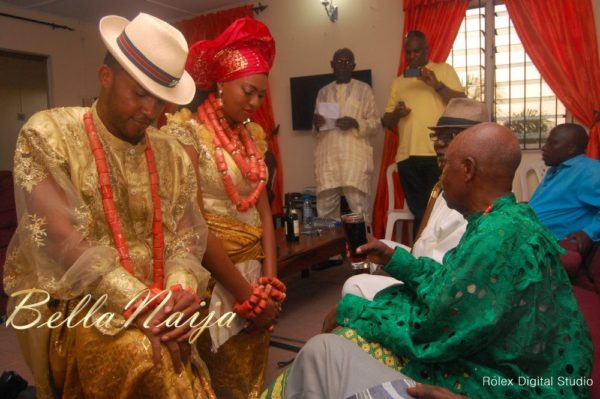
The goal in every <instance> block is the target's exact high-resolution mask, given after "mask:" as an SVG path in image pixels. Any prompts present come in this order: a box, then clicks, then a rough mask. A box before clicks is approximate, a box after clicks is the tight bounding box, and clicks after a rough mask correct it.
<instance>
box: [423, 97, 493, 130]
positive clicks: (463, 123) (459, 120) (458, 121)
mask: <svg viewBox="0 0 600 399" xmlns="http://www.w3.org/2000/svg"><path fill="white" fill-rule="evenodd" d="M489 121H490V115H489V114H488V111H487V108H486V106H485V104H484V103H482V102H481V101H475V100H471V99H470V98H451V99H450V101H448V105H446V109H445V110H444V113H443V114H442V116H441V117H440V119H438V122H437V125H435V126H429V129H430V130H435V129H443V128H454V127H457V128H465V129H466V128H468V127H471V126H474V125H477V124H479V123H483V122H489Z"/></svg>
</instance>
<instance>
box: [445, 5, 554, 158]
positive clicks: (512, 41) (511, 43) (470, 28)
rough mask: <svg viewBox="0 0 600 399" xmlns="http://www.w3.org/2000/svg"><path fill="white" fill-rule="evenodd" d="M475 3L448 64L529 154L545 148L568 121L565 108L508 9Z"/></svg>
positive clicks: (471, 96) (467, 14)
mask: <svg viewBox="0 0 600 399" xmlns="http://www.w3.org/2000/svg"><path fill="white" fill-rule="evenodd" d="M475 3H477V5H476V6H475V7H473V8H470V9H468V10H467V12H466V15H465V18H464V19H463V22H462V24H461V26H460V29H459V31H458V35H457V37H456V40H455V41H454V45H453V46H452V51H451V52H450V56H449V57H448V60H447V62H448V63H449V64H451V65H452V66H453V67H454V69H455V70H456V72H457V73H458V76H459V78H460V80H461V82H462V84H463V86H464V87H465V88H466V92H467V96H468V97H469V98H473V99H476V100H479V101H483V102H486V104H488V108H489V109H490V111H491V114H492V120H494V121H496V122H498V123H500V124H502V125H505V126H507V127H509V128H511V129H512V130H513V131H514V132H515V134H516V135H517V138H518V139H519V142H520V144H521V147H522V148H523V149H539V148H541V146H542V145H543V143H544V141H545V139H546V137H547V136H548V133H549V132H550V130H551V129H552V128H553V127H554V126H556V125H557V124H560V123H564V122H565V118H566V111H565V107H564V105H563V104H562V103H561V102H560V101H559V100H558V99H557V98H556V95H555V94H554V92H553V91H552V90H551V89H550V87H549V86H548V85H547V84H546V82H545V81H544V80H543V79H542V77H541V76H540V73H539V72H538V70H537V68H536V67H535V66H534V65H533V63H532V62H531V59H530V58H529V56H528V55H527V53H526V52H525V49H524V48H523V45H522V44H521V40H520V39H519V37H518V36H517V32H516V31H515V28H514V26H513V24H512V21H511V20H510V17H509V15H508V12H507V11H506V6H505V5H504V4H493V5H488V6H487V7H486V6H484V5H483V4H482V3H483V0H476V1H475ZM486 10H490V12H487V13H486ZM486 40H487V47H486ZM486 48H489V49H491V51H490V52H491V53H492V54H486ZM486 70H489V71H490V72H489V73H486ZM486 95H487V96H488V97H489V98H486Z"/></svg>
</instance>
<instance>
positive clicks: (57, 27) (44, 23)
mask: <svg viewBox="0 0 600 399" xmlns="http://www.w3.org/2000/svg"><path fill="white" fill-rule="evenodd" d="M258 4H259V5H260V3H258ZM0 16H3V17H8V18H14V19H20V20H22V21H27V22H33V23H35V24H41V25H47V26H50V27H52V29H66V30H70V31H74V30H75V29H73V28H71V27H69V26H67V25H57V24H55V23H52V22H46V21H40V20H39V19H32V18H25V17H20V16H18V15H12V14H6V13H3V12H0Z"/></svg>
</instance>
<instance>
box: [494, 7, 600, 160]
mask: <svg viewBox="0 0 600 399" xmlns="http://www.w3.org/2000/svg"><path fill="white" fill-rule="evenodd" d="M504 3H505V4H506V9H507V10H508V14H509V15H510V18H511V20H512V21H513V23H514V25H515V29H516V31H517V34H518V35H519V38H520V39H521V42H522V43H523V47H524V48H525V51H527V54H529V57H530V58H531V60H532V61H533V63H534V64H535V66H536V67H537V69H538V70H539V71H540V74H541V75H542V77H543V78H544V80H545V81H546V82H547V83H548V85H549V86H550V88H551V89H552V90H553V91H554V93H556V96H557V97H558V98H559V99H560V101H562V103H563V104H565V107H566V108H567V110H569V112H570V113H572V114H573V116H574V117H575V118H577V119H578V120H579V121H581V122H582V123H583V124H585V125H586V126H587V127H589V128H590V140H589V144H588V148H587V155H588V156H590V157H592V158H596V159H600V123H597V122H598V121H597V119H596V114H595V112H598V110H600V62H599V59H598V45H597V38H596V28H595V25H594V13H593V10H592V4H591V2H590V1H589V0H577V1H573V0H545V1H537V0H505V2H504Z"/></svg>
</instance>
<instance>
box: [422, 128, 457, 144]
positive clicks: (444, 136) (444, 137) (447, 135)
mask: <svg viewBox="0 0 600 399" xmlns="http://www.w3.org/2000/svg"><path fill="white" fill-rule="evenodd" d="M463 130H464V129H457V130H447V131H441V132H431V133H429V138H430V139H431V140H432V141H438V140H441V141H445V142H446V143H448V142H450V141H452V139H454V138H455V137H456V136H457V135H458V134H459V133H460V132H462V131H463Z"/></svg>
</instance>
